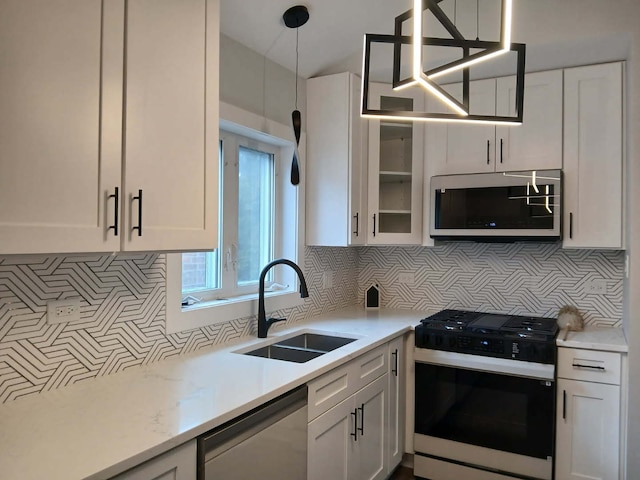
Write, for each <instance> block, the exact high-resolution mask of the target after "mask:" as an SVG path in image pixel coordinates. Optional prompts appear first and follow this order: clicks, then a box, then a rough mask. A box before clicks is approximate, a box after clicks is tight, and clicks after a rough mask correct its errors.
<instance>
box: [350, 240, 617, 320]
mask: <svg viewBox="0 0 640 480" xmlns="http://www.w3.org/2000/svg"><path fill="white" fill-rule="evenodd" d="M401 273H404V274H408V275H409V279H410V280H413V282H409V283H400V281H399V279H400V274H401ZM405 277H406V276H405ZM411 277H413V278H411ZM623 277H624V252H622V251H602V250H599V251H594V250H563V249H562V248H560V246H559V245H558V244H552V243H511V244H500V243H472V242H458V243H444V244H440V245H437V246H436V247H433V248H423V247H382V248H372V247H366V248H364V249H361V251H360V273H359V281H360V288H361V290H362V289H366V288H367V287H368V286H369V285H371V284H372V283H378V284H379V285H380V288H381V299H382V300H381V303H382V305H383V306H385V307H389V308H409V309H411V308H414V309H426V308H434V307H435V308H460V309H468V310H478V311H483V312H496V313H510V314H514V315H515V314H531V315H536V316H548V317H556V316H557V315H558V310H559V309H560V307H562V306H563V305H573V306H575V307H577V308H578V310H579V311H580V312H581V313H582V314H583V316H584V318H585V323H587V324H594V325H602V326H617V327H619V326H621V325H622V303H623V282H624V278H623ZM592 280H599V281H604V282H605V284H606V293H604V294H602V293H601V294H596V293H593V289H592V288H591V281H592Z"/></svg>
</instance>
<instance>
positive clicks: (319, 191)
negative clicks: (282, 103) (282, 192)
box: [305, 73, 367, 247]
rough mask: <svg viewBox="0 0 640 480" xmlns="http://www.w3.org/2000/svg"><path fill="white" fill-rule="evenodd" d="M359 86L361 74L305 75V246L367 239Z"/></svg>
mask: <svg viewBox="0 0 640 480" xmlns="http://www.w3.org/2000/svg"><path fill="white" fill-rule="evenodd" d="M360 91H361V82H360V78H359V77H357V76H356V75H354V74H352V73H339V74H336V75H328V76H325V77H317V78H310V79H309V80H307V162H306V166H307V175H306V179H307V180H306V185H305V188H306V206H307V216H306V225H307V234H306V243H307V245H322V246H339V247H343V246H348V245H363V244H364V243H365V240H366V225H365V222H366V216H367V213H366V165H365V162H364V159H363V157H364V155H363V148H362V147H363V145H362V134H363V126H364V125H365V122H364V121H363V120H362V119H361V117H360Z"/></svg>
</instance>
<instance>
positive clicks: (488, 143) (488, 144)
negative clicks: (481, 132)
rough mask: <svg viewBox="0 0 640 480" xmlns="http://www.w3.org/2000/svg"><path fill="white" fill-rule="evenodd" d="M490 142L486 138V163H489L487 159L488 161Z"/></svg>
mask: <svg viewBox="0 0 640 480" xmlns="http://www.w3.org/2000/svg"><path fill="white" fill-rule="evenodd" d="M490 143H491V140H487V165H489V161H490V158H489V148H490Z"/></svg>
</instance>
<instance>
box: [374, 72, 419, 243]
mask: <svg viewBox="0 0 640 480" xmlns="http://www.w3.org/2000/svg"><path fill="white" fill-rule="evenodd" d="M369 95H370V97H369V98H370V102H371V106H372V108H373V109H381V110H389V111H399V110H404V111H408V110H412V111H415V110H423V108H424V96H423V95H422V93H419V92H418V93H417V94H416V96H411V95H412V94H411V93H410V92H407V91H400V92H394V91H393V90H392V89H391V86H390V85H387V84H381V83H372V84H371V85H370V92H369ZM423 152H424V125H423V124H422V123H421V122H410V121H400V120H387V119H381V120H369V218H368V221H369V229H368V230H369V232H368V243H369V244H416V245H419V244H421V243H422V183H423V182H422V181H423V179H422V171H423V163H424V159H423V156H424V155H423Z"/></svg>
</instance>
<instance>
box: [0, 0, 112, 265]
mask: <svg viewBox="0 0 640 480" xmlns="http://www.w3.org/2000/svg"><path fill="white" fill-rule="evenodd" d="M103 21H104V25H103ZM103 28H104V31H103ZM123 42H124V2H106V3H105V5H104V10H103V2H102V1H100V0H55V1H53V0H3V1H2V2H1V3H0V45H2V47H1V49H2V54H0V121H1V123H2V128H0V254H7V253H39V252H43V253H46V252H74V251H96V250H112V251H114V250H118V249H119V248H120V240H119V237H115V236H114V230H113V229H112V230H109V229H108V228H109V226H110V225H113V224H114V219H115V217H116V210H115V207H116V202H115V197H114V198H109V195H114V194H115V188H116V187H119V186H120V161H121V137H122V55H123V45H124V43H123Z"/></svg>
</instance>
